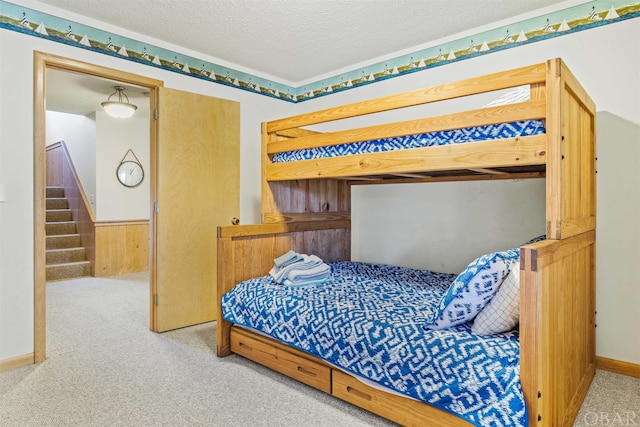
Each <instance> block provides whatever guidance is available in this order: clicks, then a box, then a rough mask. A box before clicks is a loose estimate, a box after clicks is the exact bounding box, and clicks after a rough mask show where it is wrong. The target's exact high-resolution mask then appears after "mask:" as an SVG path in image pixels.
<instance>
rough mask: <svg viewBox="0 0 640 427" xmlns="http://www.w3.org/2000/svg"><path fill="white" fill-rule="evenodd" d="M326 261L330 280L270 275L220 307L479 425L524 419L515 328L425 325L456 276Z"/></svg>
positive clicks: (232, 317)
mask: <svg viewBox="0 0 640 427" xmlns="http://www.w3.org/2000/svg"><path fill="white" fill-rule="evenodd" d="M330 266H331V271H332V276H333V279H332V281H331V282H330V283H329V284H325V285H318V286H306V287H286V286H283V285H279V284H277V283H276V282H275V281H273V279H272V278H271V277H270V276H265V277H261V278H257V279H252V280H248V281H245V282H242V283H240V284H238V285H237V286H236V287H235V288H234V289H232V290H231V291H230V292H229V293H227V294H225V295H224V296H223V298H222V315H223V317H224V318H225V319H226V320H228V321H230V322H232V323H234V324H237V325H241V326H245V327H249V328H253V329H256V330H258V331H261V332H263V333H265V334H266V335H269V336H271V337H273V338H275V339H277V340H279V341H281V342H284V343H286V344H288V345H291V346H293V347H296V348H298V349H301V350H303V351H305V352H308V353H310V354H312V355H314V356H316V357H319V358H321V359H323V360H325V361H327V362H329V363H330V364H333V365H335V366H337V367H339V368H341V369H342V370H344V371H346V372H349V373H352V374H354V375H357V376H360V377H363V378H366V379H368V380H370V381H373V382H374V383H377V384H379V385H381V386H383V387H387V388H389V389H392V390H395V391H397V392H399V393H401V394H403V395H406V396H408V397H412V398H414V399H417V400H420V401H423V402H427V403H429V404H431V405H433V406H436V407H438V408H441V409H443V410H445V411H448V412H451V413H454V414H456V415H458V416H460V417H462V418H464V419H466V420H468V421H470V422H471V423H473V424H475V425H478V426H507V425H509V426H511V425H526V419H527V417H526V409H525V403H524V396H523V393H522V389H521V387H520V367H519V365H520V346H519V342H518V334H517V332H509V333H505V334H499V335H493V336H486V337H482V336H478V335H474V334H472V333H471V328H470V326H469V325H468V324H464V325H460V326H456V327H452V328H450V329H446V330H440V331H432V330H426V329H425V328H424V325H425V324H426V323H427V322H428V321H429V320H430V318H431V317H432V315H433V313H434V312H435V310H436V307H437V305H438V302H439V300H440V298H441V297H442V295H443V294H444V293H445V292H446V290H447V288H448V287H449V284H450V283H451V281H453V279H455V277H456V276H455V275H452V274H444V273H435V272H431V271H426V270H414V269H408V268H401V267H391V266H385V265H372V264H364V263H357V262H337V263H331V264H330Z"/></svg>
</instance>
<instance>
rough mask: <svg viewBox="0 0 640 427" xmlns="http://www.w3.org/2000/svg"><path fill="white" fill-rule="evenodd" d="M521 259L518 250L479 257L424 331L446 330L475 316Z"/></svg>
mask: <svg viewBox="0 0 640 427" xmlns="http://www.w3.org/2000/svg"><path fill="white" fill-rule="evenodd" d="M519 257H520V251H519V250H518V249H509V250H507V251H501V252H493V253H489V254H486V255H483V256H481V257H479V258H476V259H475V260H474V261H473V262H472V263H471V264H469V265H468V266H467V267H466V268H465V269H464V270H463V271H462V273H460V274H459V275H458V277H456V279H455V280H454V281H453V282H452V283H451V285H450V286H449V289H447V292H445V294H444V295H443V296H442V298H441V299H440V302H439V303H438V306H437V307H436V311H435V313H434V314H433V315H432V318H431V320H430V322H428V323H427V325H425V328H426V329H433V330H438V329H445V328H449V327H451V326H455V325H460V324H462V323H466V322H468V321H469V320H471V319H473V318H474V317H476V315H477V314H478V313H479V312H480V310H482V309H483V308H484V307H485V306H486V305H487V303H488V302H489V301H490V300H491V299H492V298H493V296H494V295H495V294H496V292H497V291H498V289H499V287H500V285H501V284H502V281H503V280H504V279H505V277H507V275H508V274H509V271H510V270H511V266H512V265H513V264H514V263H515V262H516V261H515V260H516V259H518V258H519Z"/></svg>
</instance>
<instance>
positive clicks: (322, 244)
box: [217, 221, 595, 426]
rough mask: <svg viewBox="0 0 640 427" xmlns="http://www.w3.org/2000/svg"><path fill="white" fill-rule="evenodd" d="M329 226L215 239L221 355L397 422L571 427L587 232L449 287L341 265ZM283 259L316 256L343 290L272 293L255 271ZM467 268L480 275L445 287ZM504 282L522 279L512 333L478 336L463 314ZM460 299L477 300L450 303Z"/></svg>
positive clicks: (232, 230)
mask: <svg viewBox="0 0 640 427" xmlns="http://www.w3.org/2000/svg"><path fill="white" fill-rule="evenodd" d="M339 222H340V221H335V222H334V224H333V226H332V225H330V224H329V223H331V222H330V221H329V222H326V221H324V222H318V223H316V224H314V223H313V222H308V223H297V224H264V225H259V226H240V227H224V228H221V229H220V230H219V238H218V245H219V247H218V250H219V254H224V255H223V256H222V258H221V260H220V262H219V268H218V271H219V276H218V294H219V296H220V297H221V298H220V301H219V304H218V310H219V313H220V315H219V316H218V318H219V321H218V323H219V324H218V332H217V333H218V337H217V338H218V355H219V356H226V355H228V354H231V353H232V352H233V353H237V354H240V355H242V356H245V357H247V358H249V359H252V360H254V361H256V362H258V363H261V364H263V365H265V366H268V367H270V368H272V369H275V370H277V371H279V372H282V373H284V374H286V375H288V376H290V377H293V378H296V379H298V380H300V381H302V382H304V383H306V384H309V385H311V386H313V387H316V388H318V389H320V390H323V391H325V392H327V393H330V394H333V395H335V396H336V397H339V398H341V399H344V400H346V401H349V402H351V403H353V404H356V405H357V406H360V407H362V408H364V409H367V410H369V411H371V412H374V413H376V414H378V415H381V416H383V417H385V418H388V419H390V420H392V421H395V422H398V423H400V424H403V425H469V423H472V424H475V425H526V424H527V423H528V424H529V425H554V426H555V425H570V424H571V422H572V421H573V419H574V418H575V416H576V414H577V411H578V409H579V406H580V404H581V402H582V400H583V398H584V395H585V394H586V391H587V389H588V386H589V384H590V381H591V378H592V377H593V372H594V363H593V362H594V356H595V354H594V352H595V347H594V344H595V341H594V339H593V336H594V334H593V327H594V326H595V325H594V317H595V316H594V314H593V309H594V289H595V282H594V275H593V265H594V263H593V261H594V259H595V250H594V247H595V233H594V232H588V233H584V234H583V235H580V236H576V237H573V238H569V239H565V240H562V241H555V240H542V241H540V242H537V243H531V244H527V245H525V246H523V248H522V249H521V250H511V251H504V252H502V253H493V254H488V255H487V256H485V257H480V258H479V259H478V260H476V262H474V263H472V264H471V265H470V266H469V267H468V268H467V269H465V271H464V272H463V273H462V274H460V275H458V276H457V277H456V275H447V274H441V273H435V276H434V274H433V273H430V274H429V275H428V277H423V274H426V273H425V272H424V271H422V270H407V269H399V268H397V267H388V266H372V265H369V264H362V263H352V262H341V261H344V260H347V259H348V258H349V255H348V254H346V253H344V251H343V250H341V249H340V248H336V245H332V244H331V243H332V242H335V240H332V239H335V238H336V236H339V235H343V237H344V235H348V233H349V228H348V227H349V224H348V222H346V223H341V224H336V223H339ZM287 250H295V251H299V252H306V253H317V254H319V255H320V256H322V257H323V259H325V260H326V261H327V262H328V263H331V264H330V265H331V270H332V280H333V279H335V278H336V277H337V278H340V277H342V278H343V279H344V280H342V279H340V280H342V282H340V280H338V282H339V283H338V284H336V283H333V282H331V283H329V284H327V283H322V284H320V285H313V286H301V287H291V286H284V285H278V284H274V282H273V278H272V277H271V276H268V275H266V272H267V271H269V269H270V268H271V267H272V266H273V262H274V258H277V257H279V256H280V255H282V254H283V253H285V252H286V251H287ZM520 255H522V260H519V258H520ZM219 259H220V258H219ZM478 261H483V262H486V263H487V265H488V266H482V265H480V264H478ZM518 261H520V262H518ZM497 264H499V266H498V267H497V268H493V267H495V265H497ZM492 268H493V269H492ZM521 268H522V271H521V270H520V269H521ZM489 270H490V271H489ZM465 272H466V273H467V274H466V275H465ZM477 272H484V273H489V274H485V275H484V277H482V280H479V281H478V282H477V283H475V285H473V286H471V287H467V288H465V287H461V286H459V285H455V284H456V283H458V282H465V281H466V279H468V278H469V276H473V277H475V276H476V273H477ZM511 272H519V273H521V274H520V276H521V277H522V283H521V284H520V286H519V287H518V285H517V284H516V288H518V289H519V290H520V292H521V295H520V298H521V301H520V305H521V307H522V309H523V310H522V312H521V314H520V317H519V318H518V319H516V322H517V321H518V320H519V322H520V332H517V331H510V332H503V333H498V334H492V335H490V336H484V334H475V333H474V332H473V330H472V328H473V326H471V325H472V324H470V323H469V322H468V319H465V316H467V315H469V314H470V315H471V317H474V316H475V315H476V314H477V313H478V311H479V310H481V309H482V307H483V306H484V305H486V302H487V301H486V300H485V299H486V298H487V295H489V297H488V298H491V297H492V296H493V295H495V294H496V292H497V291H496V287H497V285H496V283H497V282H500V284H502V281H503V280H505V279H506V278H508V277H510V276H511ZM380 277H386V278H387V279H385V282H388V281H389V280H388V278H389V277H395V280H396V282H397V283H396V284H395V285H392V286H391V288H388V287H385V286H382V285H381V284H380V282H377V281H376V280H377V279H378V278H380ZM240 282H243V283H241V284H240V285H238V286H236V285H237V284H238V283H240ZM467 283H470V281H467ZM450 284H451V285H450ZM498 286H499V285H498ZM312 288H313V289H312ZM367 288H369V289H367ZM232 289H233V290H232ZM312 290H313V292H311V291H312ZM452 290H453V291H452ZM469 290H473V291H474V292H475V298H476V299H475V300H472V301H466V300H465V298H463V297H462V302H461V303H460V299H461V297H460V296H461V295H462V294H464V293H465V292H466V291H469ZM372 291H373V292H372ZM274 295H275V297H274ZM302 295H304V296H305V298H298V297H301V296H302ZM362 301H365V303H362ZM465 301H466V302H465ZM478 301H481V304H478ZM491 302H493V301H491ZM363 304H364V305H363ZM450 304H451V305H450ZM389 307H393V310H392V312H393V313H394V314H393V315H392V316H391V317H389V316H388V314H384V315H383V314H382V313H388V312H389V310H388V308H389ZM447 309H448V310H447ZM310 313H319V317H320V320H318V319H317V316H315V317H314V316H311V317H309V316H307V315H309V314H310ZM338 313H342V315H343V317H339V316H338ZM345 316H346V318H352V319H354V318H355V319H357V318H360V319H361V320H362V319H364V321H361V322H360V323H358V322H356V323H345V322H344V319H345ZM332 323H333V324H332ZM234 324H235V325H237V326H234ZM473 325H475V323H474V324H473ZM246 328H250V329H246ZM255 329H257V330H260V331H261V332H256V331H255ZM558 331H564V332H563V333H562V334H560V333H558ZM570 331H574V332H575V333H572V332H570ZM330 341H331V342H333V346H331V345H329V344H328V343H329V342H330ZM407 341H411V342H412V343H414V344H416V343H417V344H416V345H415V346H408V345H406V342H407ZM387 343H390V344H392V345H390V346H388V347H387V348H386V349H382V347H383V344H384V345H386V344H387ZM403 343H404V344H403ZM521 347H522V348H521ZM413 368H416V369H415V371H416V372H417V374H416V373H412V372H410V371H411V370H412V369H413ZM521 371H522V375H521ZM412 375H413V376H412ZM362 377H365V378H366V379H367V380H368V381H367V382H366V383H364V382H361V381H360V380H359V379H360V378H362ZM423 402H424V403H423ZM525 402H526V403H525ZM453 413H455V414H456V416H454V415H452V414H453Z"/></svg>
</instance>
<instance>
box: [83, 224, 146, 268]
mask: <svg viewBox="0 0 640 427" xmlns="http://www.w3.org/2000/svg"><path fill="white" fill-rule="evenodd" d="M149 239H150V230H149V221H133V222H117V223H111V222H97V223H96V224H95V274H94V275H95V276H96V277H106V276H116V275H120V274H128V273H137V272H142V271H147V270H148V269H149V248H150V241H149Z"/></svg>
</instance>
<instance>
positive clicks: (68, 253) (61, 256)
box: [46, 248, 87, 265]
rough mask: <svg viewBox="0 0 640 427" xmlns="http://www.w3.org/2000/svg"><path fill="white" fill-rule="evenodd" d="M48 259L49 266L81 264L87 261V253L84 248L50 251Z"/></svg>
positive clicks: (47, 252) (48, 251) (47, 254)
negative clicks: (68, 263)
mask: <svg viewBox="0 0 640 427" xmlns="http://www.w3.org/2000/svg"><path fill="white" fill-rule="evenodd" d="M46 257H47V261H46V263H47V265H52V264H63V263H67V262H80V261H87V252H86V251H85V249H84V248H69V249H48V250H47V251H46Z"/></svg>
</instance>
